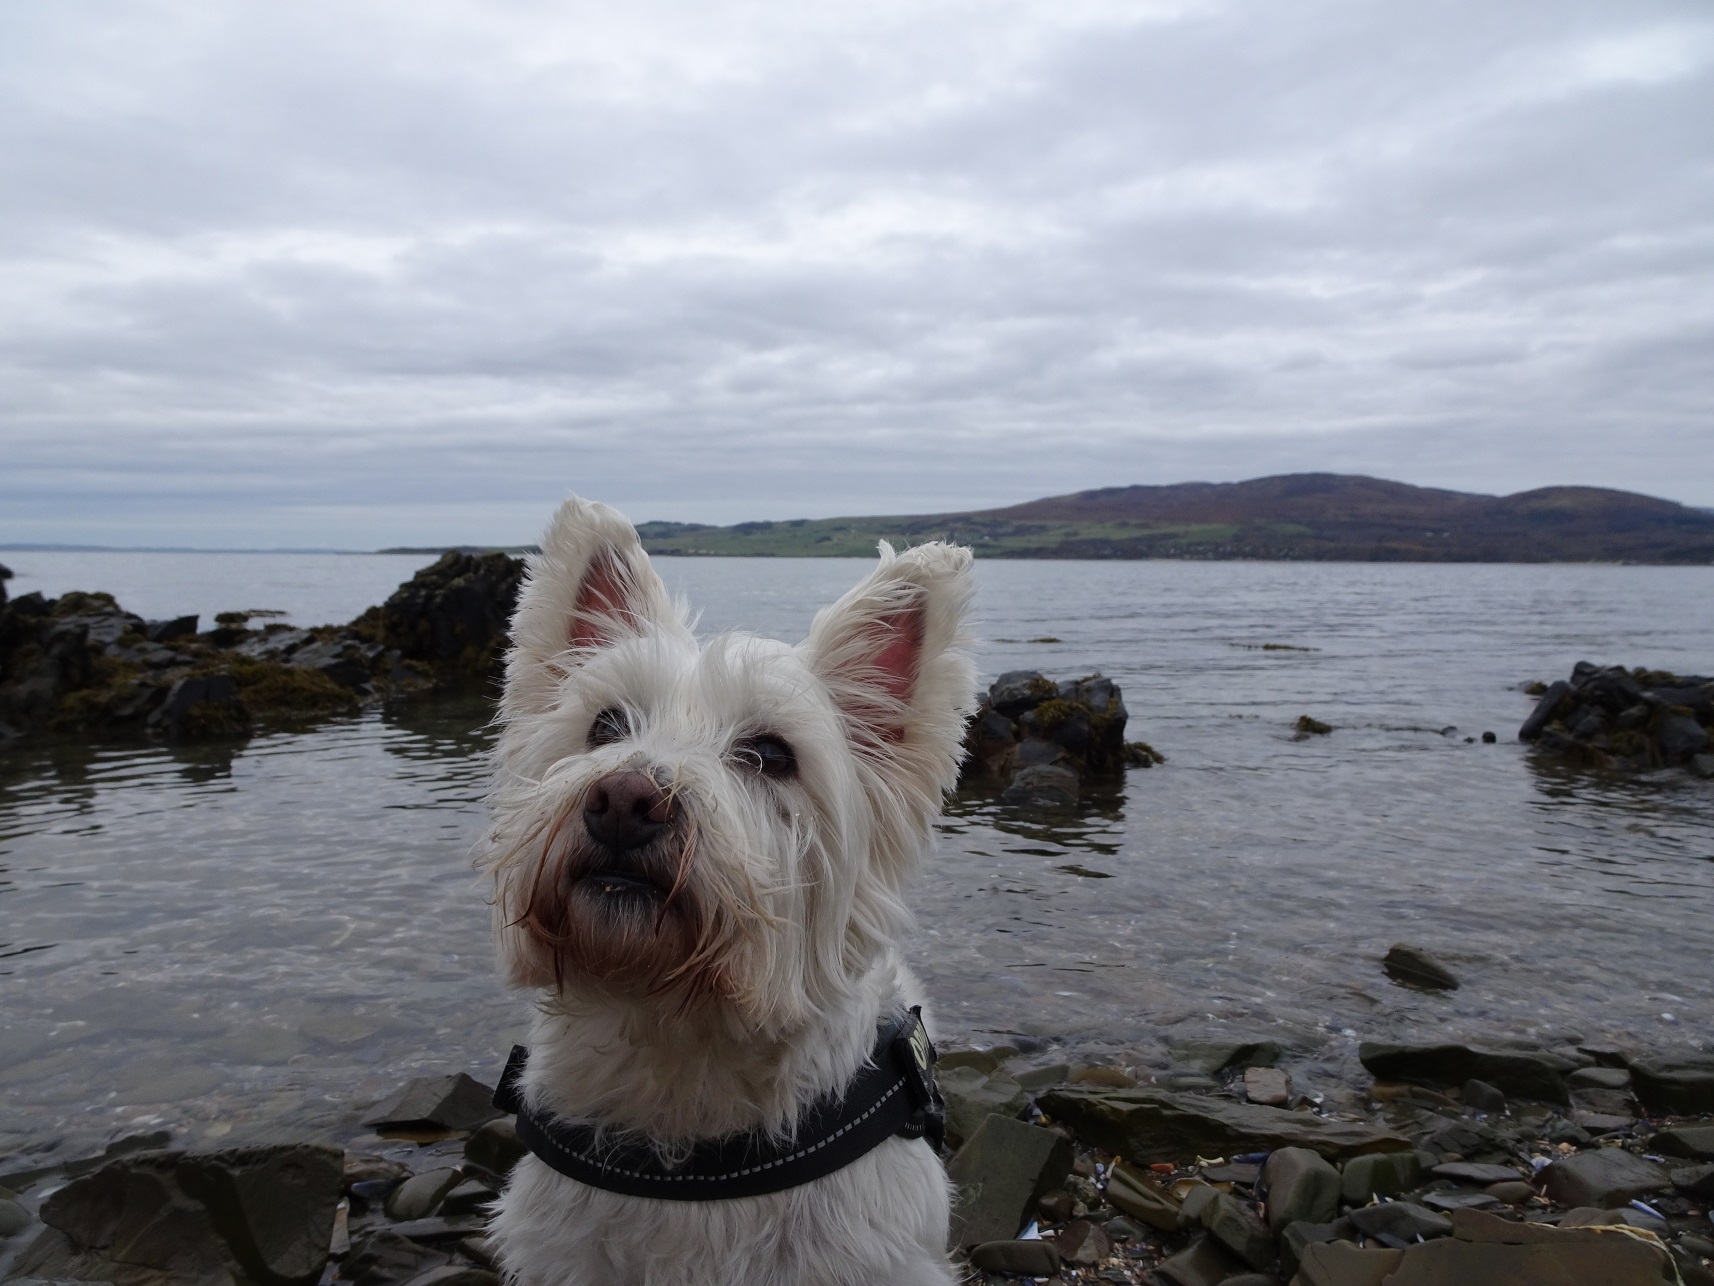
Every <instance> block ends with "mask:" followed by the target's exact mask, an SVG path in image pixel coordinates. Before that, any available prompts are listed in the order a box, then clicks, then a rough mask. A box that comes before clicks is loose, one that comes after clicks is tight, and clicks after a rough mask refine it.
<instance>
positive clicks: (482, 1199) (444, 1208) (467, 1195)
mask: <svg viewBox="0 0 1714 1286" xmlns="http://www.w3.org/2000/svg"><path fill="white" fill-rule="evenodd" d="M498 1195H499V1194H498V1193H496V1192H495V1191H494V1189H493V1188H491V1187H489V1186H488V1184H486V1183H484V1182H483V1181H482V1180H481V1179H466V1180H464V1182H463V1183H460V1184H459V1185H458V1186H457V1187H456V1188H454V1189H453V1190H452V1191H451V1192H449V1193H447V1194H446V1196H444V1197H442V1198H441V1201H440V1207H439V1211H438V1212H439V1213H440V1214H443V1215H445V1216H447V1218H449V1219H450V1218H453V1217H455V1216H457V1215H483V1214H487V1213H488V1207H489V1206H490V1205H492V1204H493V1202H494V1198H495V1197H496V1196H498Z"/></svg>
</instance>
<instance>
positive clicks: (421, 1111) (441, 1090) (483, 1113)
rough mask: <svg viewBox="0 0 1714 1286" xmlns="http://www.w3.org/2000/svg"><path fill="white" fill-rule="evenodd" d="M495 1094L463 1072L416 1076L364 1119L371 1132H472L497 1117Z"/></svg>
mask: <svg viewBox="0 0 1714 1286" xmlns="http://www.w3.org/2000/svg"><path fill="white" fill-rule="evenodd" d="M500 1115H501V1113H500V1111H499V1109H498V1108H496V1107H495V1106H494V1091H493V1090H492V1089H490V1088H489V1087H488V1086H486V1085H484V1084H482V1083H481V1082H480V1081H476V1080H472V1079H471V1078H470V1077H469V1076H466V1075H465V1074H464V1073H463V1072H459V1073H457V1074H456V1075H453V1076H419V1077H417V1078H416V1079H414V1080H412V1081H411V1082H409V1083H408V1084H407V1085H406V1086H405V1087H404V1088H403V1089H402V1090H400V1091H399V1092H398V1093H397V1094H395V1095H393V1097H391V1098H389V1099H383V1100H382V1101H381V1102H380V1103H377V1104H376V1105H375V1107H374V1108H373V1109H371V1111H370V1113H369V1115H368V1116H366V1117H364V1118H363V1124H364V1125H366V1126H368V1127H369V1128H370V1129H372V1130H376V1131H383V1130H447V1131H458V1130H474V1129H476V1128H477V1127H478V1126H481V1125H485V1124H487V1123H488V1122H489V1121H492V1120H494V1119H495V1118H496V1117H498V1116H500Z"/></svg>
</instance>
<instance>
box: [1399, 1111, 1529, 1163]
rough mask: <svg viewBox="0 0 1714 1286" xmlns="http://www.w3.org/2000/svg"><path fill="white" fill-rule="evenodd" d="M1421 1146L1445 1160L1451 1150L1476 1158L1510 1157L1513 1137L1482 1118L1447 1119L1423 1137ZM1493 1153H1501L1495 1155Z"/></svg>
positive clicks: (1495, 1158)
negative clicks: (1482, 1120) (1487, 1123)
mask: <svg viewBox="0 0 1714 1286" xmlns="http://www.w3.org/2000/svg"><path fill="white" fill-rule="evenodd" d="M1421 1143H1422V1147H1423V1148H1424V1149H1425V1150H1426V1151H1429V1152H1433V1153H1437V1154H1438V1157H1439V1158H1440V1159H1444V1157H1445V1155H1446V1154H1447V1153H1448V1152H1456V1153H1457V1154H1458V1155H1459V1156H1460V1157H1470V1158H1473V1159H1475V1160H1478V1161H1480V1160H1483V1159H1490V1160H1498V1159H1506V1158H1510V1156H1511V1155H1512V1152H1513V1140H1512V1139H1511V1138H1510V1137H1509V1136H1507V1135H1504V1134H1501V1133H1500V1132H1499V1131H1498V1130H1496V1129H1493V1128H1492V1127H1491V1126H1488V1125H1484V1124H1483V1123H1482V1122H1480V1121H1472V1120H1463V1121H1444V1122H1443V1123H1441V1124H1439V1125H1437V1126H1435V1128H1434V1130H1433V1131H1432V1132H1431V1133H1430V1134H1428V1135H1427V1136H1426V1137H1424V1138H1423V1139H1422V1140H1421ZM1491 1154H1498V1156H1493V1155H1491Z"/></svg>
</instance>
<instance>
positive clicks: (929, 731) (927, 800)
mask: <svg viewBox="0 0 1714 1286" xmlns="http://www.w3.org/2000/svg"><path fill="white" fill-rule="evenodd" d="M970 563H971V558H970V551H969V550H968V549H965V548H963V547H961V546H958V545H948V544H944V543H941V542H939V541H935V542H933V543H930V544H926V545H918V546H917V547H916V548H914V549H907V550H906V551H905V552H904V553H902V554H895V553H894V552H893V550H892V547H891V546H890V545H888V544H887V543H886V542H885V541H883V542H882V543H881V564H880V566H879V567H877V568H876V569H875V570H874V571H873V572H871V573H870V574H869V576H868V577H867V578H866V579H865V580H864V581H863V582H862V583H861V584H859V585H858V586H857V587H856V588H855V589H853V590H852V591H851V592H850V593H848V594H846V595H845V597H843V598H841V599H840V600H839V601H838V602H837V603H835V604H833V606H831V607H828V608H824V609H823V610H822V611H821V612H820V613H818V614H817V616H816V618H815V622H814V624H812V625H811V626H810V631H809V638H808V639H807V640H805V642H804V644H803V651H804V653H805V656H806V659H807V660H808V662H809V665H810V668H811V669H812V670H814V671H815V673H816V675H817V676H818V677H819V678H820V679H821V681H822V682H823V683H824V684H825V685H826V686H827V689H828V691H829V692H830V693H831V695H832V697H833V701H834V704H835V705H836V706H838V708H839V712H840V715H841V717H842V719H843V721H844V724H845V731H846V736H847V738H848V739H849V740H850V741H851V743H852V745H853V746H854V747H855V749H856V750H857V752H858V759H859V762H860V763H862V764H863V765H864V767H865V768H866V769H867V770H869V771H870V772H872V773H873V774H875V779H874V780H872V781H871V782H870V783H869V784H870V785H871V787H876V786H878V787H881V788H882V789H883V790H884V791H885V792H887V793H888V794H891V795H892V796H893V797H894V798H903V799H908V800H909V802H910V803H911V804H912V805H914V806H915V807H916V808H917V809H926V810H927V812H928V813H929V814H930V815H932V813H933V812H934V811H935V810H937V809H938V808H939V806H940V794H941V792H942V791H943V790H950V789H952V788H953V787H954V786H956V785H957V784H958V764H959V760H960V759H961V758H962V756H963V745H964V722H965V720H966V719H967V718H968V717H969V716H970V713H971V711H972V710H973V709H974V707H975V693H976V664H975V662H974V661H973V660H972V659H971V657H970V652H969V640H968V639H967V638H966V637H965V634H964V623H965V616H966V614H967V613H968V612H969V608H970V598H971V593H972V588H973V587H972V584H971V576H970ZM925 821H926V818H925Z"/></svg>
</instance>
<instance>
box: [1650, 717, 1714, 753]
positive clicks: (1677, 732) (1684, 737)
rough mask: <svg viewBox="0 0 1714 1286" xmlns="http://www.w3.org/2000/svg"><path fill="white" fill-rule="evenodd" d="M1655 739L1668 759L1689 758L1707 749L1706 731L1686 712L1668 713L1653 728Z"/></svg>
mask: <svg viewBox="0 0 1714 1286" xmlns="http://www.w3.org/2000/svg"><path fill="white" fill-rule="evenodd" d="M1655 740H1656V741H1657V742H1659V743H1660V748H1661V753H1662V754H1664V755H1665V756H1666V757H1667V758H1668V759H1689V758H1690V757H1691V756H1692V755H1699V754H1701V753H1702V752H1703V751H1705V750H1707V749H1708V731H1707V729H1705V728H1704V727H1703V726H1702V725H1701V724H1699V723H1697V722H1696V720H1694V719H1692V718H1691V717H1690V716H1689V715H1687V714H1669V715H1667V716H1666V717H1665V718H1664V719H1662V720H1661V721H1660V726H1659V727H1658V728H1656V729H1655Z"/></svg>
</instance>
